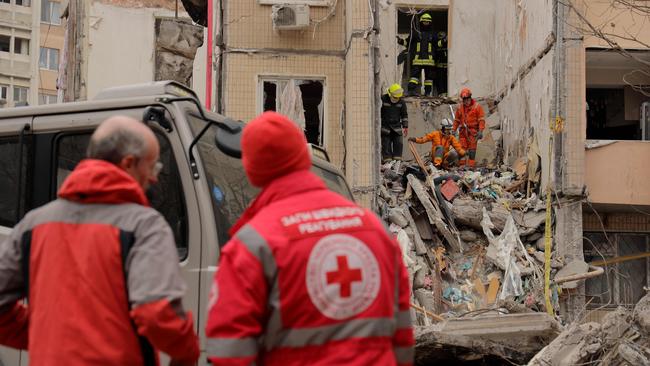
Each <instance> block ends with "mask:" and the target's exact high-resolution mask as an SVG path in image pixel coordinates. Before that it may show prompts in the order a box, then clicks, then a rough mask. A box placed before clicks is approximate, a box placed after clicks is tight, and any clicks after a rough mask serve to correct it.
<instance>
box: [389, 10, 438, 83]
mask: <svg viewBox="0 0 650 366" xmlns="http://www.w3.org/2000/svg"><path fill="white" fill-rule="evenodd" d="M425 13H427V14H429V15H430V16H431V20H432V22H431V27H432V28H433V34H434V37H435V47H436V49H435V52H436V56H435V61H436V67H435V68H434V72H435V74H434V82H433V85H434V93H437V94H446V93H447V87H448V82H447V65H448V63H449V61H448V59H447V55H448V54H449V53H448V51H447V38H448V34H449V33H448V30H447V28H448V22H447V13H448V12H447V10H446V9H444V10H440V9H436V10H434V9H415V8H409V7H404V8H398V9H397V35H398V36H399V37H400V38H402V39H405V40H407V41H408V40H410V38H411V37H413V35H414V34H417V33H418V32H420V17H421V16H422V15H423V14H425ZM409 50H412V51H411V52H409ZM415 50H416V47H415V45H413V44H411V43H410V42H409V43H408V44H407V45H406V47H403V46H398V56H397V63H398V64H402V66H403V73H402V86H403V87H404V89H405V90H406V89H407V85H408V83H409V79H410V78H411V76H413V77H419V78H420V83H419V85H420V86H422V80H423V77H422V75H418V76H415V75H412V72H411V69H412V66H411V62H412V59H411V57H412V56H413V52H414V51H415ZM421 73H422V72H421ZM425 77H426V74H425ZM434 95H435V94H434Z"/></svg>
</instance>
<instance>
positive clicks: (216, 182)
mask: <svg viewBox="0 0 650 366" xmlns="http://www.w3.org/2000/svg"><path fill="white" fill-rule="evenodd" d="M186 115H187V120H188V122H189V124H190V128H191V129H192V133H193V134H194V135H195V136H196V135H197V134H198V133H199V132H200V131H201V129H202V128H203V127H205V122H204V121H203V120H202V119H201V118H199V117H195V116H194V115H193V114H190V113H187V114H186ZM217 129H218V127H216V126H214V125H213V126H211V127H210V128H209V129H208V131H207V132H206V133H205V134H204V135H203V136H202V137H201V139H200V140H199V142H198V143H197V144H196V146H197V149H198V152H199V155H200V156H201V162H202V163H203V169H204V170H205V173H206V175H207V177H206V178H207V182H208V185H209V186H208V189H209V191H210V193H211V196H212V200H211V201H212V207H213V208H214V213H215V221H216V225H217V235H218V237H219V246H223V245H224V244H226V242H227V241H228V239H229V238H230V237H229V236H228V230H230V227H231V226H232V225H233V224H234V223H235V222H236V221H237V219H238V218H239V217H240V216H241V214H242V213H243V212H244V210H245V209H246V207H248V204H249V203H250V202H251V201H252V200H253V198H255V196H256V195H257V193H258V192H259V189H257V188H255V187H253V186H251V185H250V184H249V183H248V180H247V179H246V173H244V168H243V167H242V164H241V160H239V159H235V158H232V157H230V156H228V155H226V154H224V153H223V152H221V150H219V149H218V148H217V147H216V145H215V143H214V137H215V133H216V131H217Z"/></svg>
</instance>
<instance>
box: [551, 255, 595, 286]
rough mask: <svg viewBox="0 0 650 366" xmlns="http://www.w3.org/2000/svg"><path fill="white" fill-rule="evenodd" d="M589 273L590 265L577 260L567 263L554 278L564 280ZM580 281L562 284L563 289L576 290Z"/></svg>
mask: <svg viewBox="0 0 650 366" xmlns="http://www.w3.org/2000/svg"><path fill="white" fill-rule="evenodd" d="M587 272H589V265H588V264H587V263H585V262H584V261H581V260H575V261H572V262H569V263H567V264H566V265H565V266H564V267H563V268H562V269H561V270H559V271H558V272H557V273H556V274H555V277H554V278H563V277H568V276H573V275H576V274H582V273H587ZM579 283H580V281H570V282H564V283H562V284H561V286H562V288H565V289H575V288H578V285H579Z"/></svg>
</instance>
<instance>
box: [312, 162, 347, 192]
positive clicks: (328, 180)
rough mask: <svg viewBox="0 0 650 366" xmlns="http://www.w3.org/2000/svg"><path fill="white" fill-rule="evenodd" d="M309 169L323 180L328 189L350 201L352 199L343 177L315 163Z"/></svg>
mask: <svg viewBox="0 0 650 366" xmlns="http://www.w3.org/2000/svg"><path fill="white" fill-rule="evenodd" d="M311 171H312V172H313V173H314V174H316V175H317V176H319V177H320V179H322V180H323V182H325V185H326V186H327V188H329V190H330V191H333V192H336V193H338V194H340V195H341V196H343V197H345V198H347V199H349V200H351V201H353V200H354V198H353V197H352V193H350V189H348V186H347V184H346V183H345V180H344V179H343V177H341V176H340V175H338V174H336V173H333V172H331V171H329V170H326V169H324V168H321V167H319V166H316V165H312V167H311Z"/></svg>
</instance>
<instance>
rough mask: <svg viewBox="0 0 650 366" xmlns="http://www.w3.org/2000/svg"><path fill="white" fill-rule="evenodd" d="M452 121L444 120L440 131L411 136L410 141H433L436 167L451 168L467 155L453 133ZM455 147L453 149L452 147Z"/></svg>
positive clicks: (432, 148) (432, 152)
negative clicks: (416, 136) (421, 135)
mask: <svg viewBox="0 0 650 366" xmlns="http://www.w3.org/2000/svg"><path fill="white" fill-rule="evenodd" d="M451 128H452V125H451V121H450V120H448V119H446V118H445V119H443V120H442V125H441V128H440V131H433V132H431V133H428V134H426V135H425V136H423V137H418V138H415V137H411V138H409V141H413V142H415V143H416V144H424V143H426V142H429V141H431V157H432V159H433V165H434V166H435V167H436V168H445V169H446V168H449V167H452V166H454V165H456V164H457V163H458V160H459V158H462V157H464V156H465V150H464V149H463V147H462V146H461V145H460V143H459V142H458V140H456V138H455V137H454V136H453V135H452V134H451ZM452 147H453V149H451V148H452Z"/></svg>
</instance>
